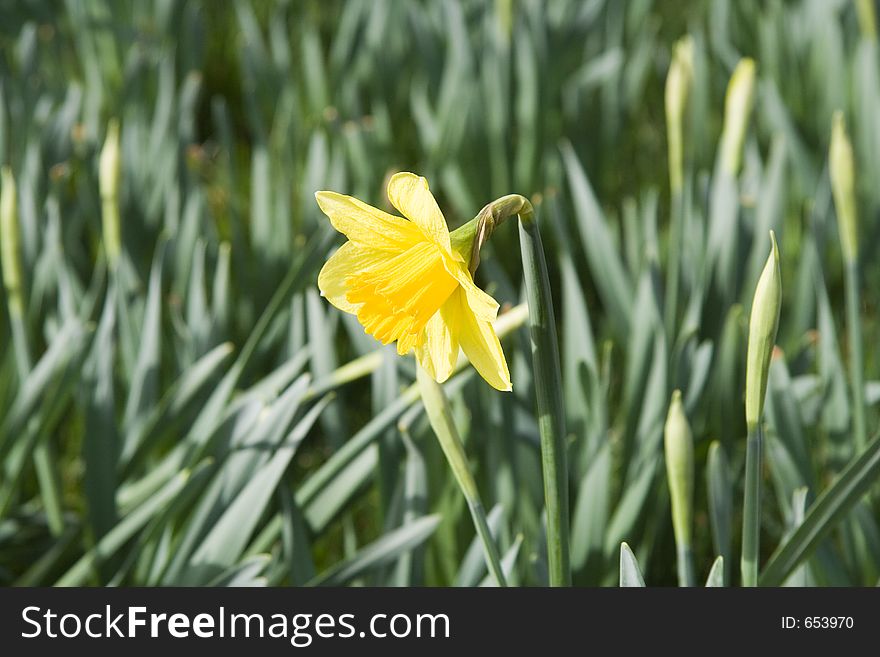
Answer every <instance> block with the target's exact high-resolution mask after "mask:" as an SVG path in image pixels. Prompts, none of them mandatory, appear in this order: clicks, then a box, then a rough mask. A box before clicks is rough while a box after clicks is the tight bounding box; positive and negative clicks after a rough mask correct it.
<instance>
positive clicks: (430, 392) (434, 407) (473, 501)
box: [416, 367, 507, 586]
mask: <svg viewBox="0 0 880 657" xmlns="http://www.w3.org/2000/svg"><path fill="white" fill-rule="evenodd" d="M416 369H417V373H416V378H417V380H418V386H419V392H420V393H421V395H422V402H423V403H424V405H425V411H426V412H427V414H428V420H429V421H430V422H431V428H433V429H434V434H435V435H436V436H437V441H438V442H439V443H440V447H441V448H442V450H443V454H444V455H446V460H447V461H448V462H449V467H450V468H451V470H452V474H453V475H455V481H456V482H457V483H458V487H459V488H460V489H461V492H462V494H463V495H464V498H465V500H467V504H468V508H469V509H470V512H471V517H472V518H473V520H474V527H475V528H476V530H477V535H478V536H479V537H480V541H481V542H482V544H483V553H484V555H485V557H486V565H487V566H488V568H489V571H490V572H491V573H492V575H493V576H494V577H495V581H496V582H497V583H498V586H507V580H506V579H505V577H504V571H503V570H502V568H501V556H500V555H499V554H498V548H497V547H496V546H495V540H494V539H493V538H492V533H491V532H490V531H489V524H488V523H487V521H486V512H485V510H484V509H483V504H482V502H480V493H479V490H478V489H477V482H476V481H474V476H473V474H471V470H470V467H469V465H468V462H467V455H466V454H465V451H464V445H462V443H461V438H460V437H459V435H458V429H457V428H456V427H455V422H454V421H453V419H452V411H451V409H450V408H449V401H448V400H447V399H446V395H445V394H444V393H443V387H442V386H441V385H440V384H439V383H437V382H436V381H435V380H434V379H433V378H432V377H431V375H430V374H428V373H427V372H425V371H424V370H423V369H422V368H421V367H417V368H416Z"/></svg>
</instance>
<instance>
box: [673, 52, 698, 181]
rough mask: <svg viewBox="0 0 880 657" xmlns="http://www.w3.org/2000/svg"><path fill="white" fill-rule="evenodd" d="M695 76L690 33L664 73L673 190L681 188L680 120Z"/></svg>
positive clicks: (681, 149)
mask: <svg viewBox="0 0 880 657" xmlns="http://www.w3.org/2000/svg"><path fill="white" fill-rule="evenodd" d="M693 76H694V44H693V41H692V40H691V38H690V37H689V36H686V37H683V38H682V39H679V40H678V41H677V42H676V44H675V47H674V48H673V51H672V62H671V63H670V64H669V73H668V75H667V76H666V135H667V142H668V143H667V147H668V149H669V185H670V187H672V190H673V191H678V190H680V189H681V187H682V181H683V178H684V174H683V168H684V165H683V161H684V145H683V138H682V123H683V118H684V110H685V107H686V105H687V99H688V92H689V90H690V85H691V81H692V79H693Z"/></svg>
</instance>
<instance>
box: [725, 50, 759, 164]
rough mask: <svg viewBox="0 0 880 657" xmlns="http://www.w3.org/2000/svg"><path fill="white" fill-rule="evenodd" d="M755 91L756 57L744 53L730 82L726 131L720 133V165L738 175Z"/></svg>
mask: <svg viewBox="0 0 880 657" xmlns="http://www.w3.org/2000/svg"><path fill="white" fill-rule="evenodd" d="M754 95H755V61H754V60H753V59H750V58H748V57H745V58H743V59H741V60H740V61H739V64H737V65H736V69H734V71H733V75H732V76H731V78H730V82H729V83H728V85H727V97H726V99H725V103H724V131H723V132H722V134H721V166H722V167H723V168H724V171H725V172H727V173H728V174H730V175H731V176H735V175H736V174H737V172H738V171H739V167H740V163H741V161H742V150H743V142H744V141H745V138H746V130H747V129H748V126H749V114H751V111H752V101H753V99H754Z"/></svg>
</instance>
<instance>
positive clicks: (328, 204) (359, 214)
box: [315, 192, 424, 251]
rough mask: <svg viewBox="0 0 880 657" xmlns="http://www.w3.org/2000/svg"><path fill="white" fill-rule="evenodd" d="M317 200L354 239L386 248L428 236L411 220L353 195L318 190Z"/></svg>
mask: <svg viewBox="0 0 880 657" xmlns="http://www.w3.org/2000/svg"><path fill="white" fill-rule="evenodd" d="M315 200H316V201H317V202H318V205H319V206H320V208H321V210H322V211H323V212H324V214H326V215H327V216H328V217H329V218H330V223H331V224H332V225H333V227H334V228H335V229H336V230H338V231H339V232H340V233H342V234H343V235H345V236H346V237H348V239H350V240H351V241H352V242H357V243H358V244H361V245H362V246H367V247H370V248H373V249H381V250H383V251H401V250H404V249H406V248H408V247H410V246H412V244H413V243H415V242H418V241H422V240H424V236H423V233H422V231H420V230H419V229H418V227H417V226H416V225H414V224H413V223H412V222H411V221H407V220H406V219H403V218H402V217H395V216H394V215H393V214H388V213H387V212H383V211H382V210H380V209H378V208H374V207H373V206H372V205H368V204H367V203H364V202H363V201H360V200H358V199H356V198H354V197H353V196H346V195H345V194H338V193H336V192H316V193H315Z"/></svg>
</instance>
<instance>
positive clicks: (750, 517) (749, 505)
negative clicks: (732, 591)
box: [741, 425, 763, 586]
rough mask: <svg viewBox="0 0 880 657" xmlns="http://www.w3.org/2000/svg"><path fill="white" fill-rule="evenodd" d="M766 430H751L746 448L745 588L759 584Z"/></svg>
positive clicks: (756, 428)
mask: <svg viewBox="0 0 880 657" xmlns="http://www.w3.org/2000/svg"><path fill="white" fill-rule="evenodd" d="M762 450H763V431H762V429H761V427H760V425H758V426H755V427H751V428H750V429H749V439H748V444H747V446H746V483H745V500H744V501H743V530H742V560H741V569H742V585H743V586H757V585H758V552H759V549H760V539H761V536H760V534H761V461H762V458H763V455H762Z"/></svg>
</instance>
